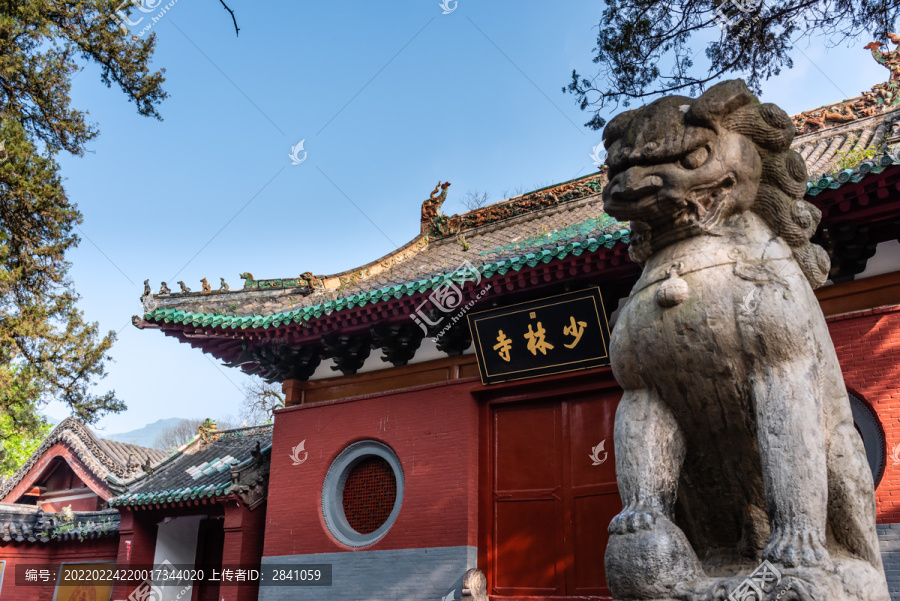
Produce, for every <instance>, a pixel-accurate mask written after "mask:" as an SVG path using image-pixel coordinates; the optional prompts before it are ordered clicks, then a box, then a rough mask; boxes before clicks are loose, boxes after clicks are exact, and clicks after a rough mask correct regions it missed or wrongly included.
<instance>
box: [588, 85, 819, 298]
mask: <svg viewBox="0 0 900 601" xmlns="http://www.w3.org/2000/svg"><path fill="white" fill-rule="evenodd" d="M793 138H794V125H793V123H792V121H791V119H790V118H789V117H788V115H787V114H786V113H785V112H784V111H783V110H781V109H780V108H778V107H777V106H775V105H774V104H761V103H760V102H759V100H757V99H756V97H755V96H754V95H753V94H752V93H751V92H750V90H749V89H748V88H747V86H746V84H745V83H744V82H743V81H741V80H738V79H736V80H731V81H725V82H722V83H719V84H717V85H715V86H713V87H712V88H710V89H709V90H708V91H707V92H706V93H704V94H703V95H702V96H700V97H699V98H697V99H692V98H686V97H683V96H668V97H665V98H661V99H659V100H657V101H655V102H653V103H651V104H649V105H647V106H645V107H642V108H640V109H637V110H633V111H628V112H626V113H622V114H620V115H618V116H616V117H615V118H614V119H612V121H610V123H609V125H607V127H606V129H605V131H604V132H603V142H604V145H605V146H606V149H607V158H606V164H607V166H608V167H609V184H608V185H607V186H606V187H605V188H604V189H603V201H604V207H605V210H606V211H607V212H608V213H609V214H610V215H613V216H614V217H616V218H617V219H630V220H631V221H632V237H631V240H632V244H631V255H632V258H633V259H634V260H635V261H637V262H638V263H641V264H643V263H644V262H645V261H646V260H647V259H648V258H649V257H650V256H651V255H653V254H654V253H655V252H657V251H658V250H660V249H662V248H664V247H666V246H668V245H669V244H671V243H673V242H676V241H678V240H682V239H684V238H688V237H691V236H697V235H723V234H724V233H725V231H724V229H725V228H726V227H727V224H728V223H729V218H731V217H732V216H734V215H735V214H738V213H743V212H745V211H748V210H749V211H753V212H754V213H756V214H758V215H759V216H760V217H761V218H762V219H763V221H764V222H765V223H766V224H767V225H768V226H769V228H771V229H772V231H773V234H775V235H777V236H781V237H782V238H783V239H784V240H785V241H786V242H787V243H788V244H789V245H790V246H791V249H792V251H793V254H794V258H795V259H796V260H797V262H798V263H799V264H800V266H801V268H802V269H803V271H804V273H805V274H806V276H807V278H808V279H809V281H810V284H812V286H813V287H817V286H820V285H821V284H823V283H824V282H825V279H826V278H827V274H828V269H829V260H828V256H827V254H826V253H825V251H824V250H823V249H822V248H820V247H818V246H816V245H813V244H811V243H810V242H809V239H810V236H812V235H813V234H814V233H815V229H816V226H817V225H818V223H819V219H820V217H821V213H820V212H819V210H818V209H816V208H815V207H814V206H812V205H811V204H809V203H808V202H806V201H804V200H803V195H804V193H805V192H806V179H807V174H806V164H805V163H804V161H803V159H802V158H801V157H800V155H799V154H797V153H796V152H794V151H793V150H791V149H790V144H791V141H792V140H793Z"/></svg>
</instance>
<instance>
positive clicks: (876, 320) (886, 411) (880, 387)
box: [828, 306, 900, 524]
mask: <svg viewBox="0 0 900 601" xmlns="http://www.w3.org/2000/svg"><path fill="white" fill-rule="evenodd" d="M828 327H829V329H830V331H831V337H832V340H833V341H834V346H835V349H837V354H838V359H839V360H840V363H841V370H842V371H843V373H844V382H845V383H846V385H847V388H848V390H850V392H852V393H853V394H855V395H856V396H858V397H859V398H860V399H861V400H863V401H865V402H867V403H869V405H871V406H872V408H873V409H875V411H876V413H877V414H878V417H879V419H880V421H881V425H882V427H883V428H884V433H885V439H886V447H887V454H888V457H887V461H886V464H885V472H884V477H883V478H882V480H881V483H880V484H879V485H878V488H877V489H876V490H875V502H876V506H877V510H878V522H879V523H881V524H888V523H897V522H900V461H894V460H892V459H891V455H892V453H893V450H894V449H895V448H897V447H898V445H900V306H894V307H888V308H879V309H871V310H867V311H861V312H858V313H853V314H849V315H841V316H836V317H831V318H829V319H828Z"/></svg>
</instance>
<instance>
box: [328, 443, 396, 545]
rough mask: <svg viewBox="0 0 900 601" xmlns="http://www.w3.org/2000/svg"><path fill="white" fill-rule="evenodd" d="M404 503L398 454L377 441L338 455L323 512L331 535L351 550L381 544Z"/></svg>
mask: <svg viewBox="0 0 900 601" xmlns="http://www.w3.org/2000/svg"><path fill="white" fill-rule="evenodd" d="M402 501H403V469H402V468H401V466H400V460H399V459H398V458H397V455H396V454H395V453H394V451H393V450H392V449H391V448H390V447H388V446H387V445H385V444H382V443H380V442H376V441H374V440H364V441H362V442H357V443H354V444H352V445H350V446H349V447H347V448H346V449H344V451H343V452H342V453H341V454H340V455H338V457H337V459H335V460H334V463H332V464H331V467H330V468H329V469H328V474H327V475H326V476H325V485H324V487H323V490H322V512H323V514H324V516H325V524H326V525H327V526H328V530H329V531H330V532H331V534H332V535H333V536H334V537H335V538H336V539H338V540H339V541H340V542H342V543H344V544H345V545H348V546H350V547H365V546H367V545H371V544H373V543H375V542H376V541H377V540H379V539H380V538H381V537H382V536H384V535H385V534H387V531H388V530H389V529H390V527H391V526H392V525H393V523H394V520H396V519H397V514H399V513H400V504H401V502H402Z"/></svg>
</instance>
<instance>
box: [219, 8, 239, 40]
mask: <svg viewBox="0 0 900 601" xmlns="http://www.w3.org/2000/svg"><path fill="white" fill-rule="evenodd" d="M219 2H220V3H221V4H222V6H223V7H225V10H227V11H228V12H229V13H231V20H232V21H233V22H234V36H235V37H238V36H240V35H241V28H240V27H238V25H237V19H235V18H234V11H233V10H231V9H230V8H228V5H227V4H225V0H219Z"/></svg>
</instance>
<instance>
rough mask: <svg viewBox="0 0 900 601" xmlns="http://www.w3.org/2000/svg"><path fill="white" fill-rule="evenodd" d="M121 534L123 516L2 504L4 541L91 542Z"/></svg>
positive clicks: (0, 533)
mask: <svg viewBox="0 0 900 601" xmlns="http://www.w3.org/2000/svg"><path fill="white" fill-rule="evenodd" d="M118 533H119V512H118V511H116V510H115V509H105V510H103V511H69V512H65V511H60V512H58V513H53V512H44V511H42V510H41V509H40V508H39V507H37V506H34V505H18V504H14V503H0V541H3V542H11V541H14V542H20V543H21V542H29V543H34V542H41V543H46V542H49V541H52V540H80V541H83V540H90V539H95V538H101V537H104V536H113V535H116V534H118Z"/></svg>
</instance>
